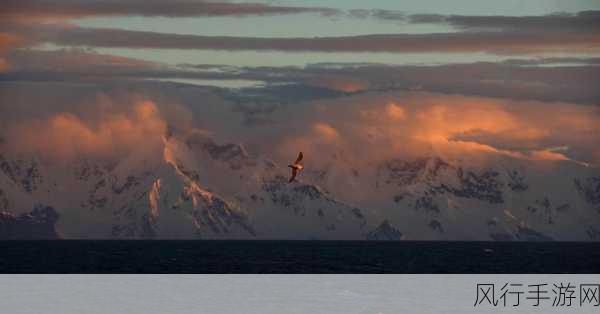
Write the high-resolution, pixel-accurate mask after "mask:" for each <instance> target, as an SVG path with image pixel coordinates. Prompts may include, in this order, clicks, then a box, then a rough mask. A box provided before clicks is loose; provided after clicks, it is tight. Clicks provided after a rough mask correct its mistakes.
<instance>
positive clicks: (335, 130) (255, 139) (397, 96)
mask: <svg viewBox="0 0 600 314" xmlns="http://www.w3.org/2000/svg"><path fill="white" fill-rule="evenodd" d="M118 83H119V84H117V83H116V82H107V83H97V82H94V83H92V82H83V83H79V84H75V83H53V84H48V83H45V84H37V83H33V82H28V83H16V82H5V83H2V84H1V86H0V89H1V90H2V91H1V92H2V95H3V97H5V99H10V100H11V101H10V102H6V101H3V102H2V104H1V105H0V109H1V111H2V113H3V114H2V118H1V119H2V127H0V136H1V139H2V141H1V142H0V143H1V144H0V211H1V212H2V214H1V215H0V235H2V237H3V238H24V237H33V238H66V239H78V238H102V239H106V238H108V239H322V240H325V239H369V240H401V239H402V240H500V241H518V240H526V241H536V240H558V241H568V240H584V241H585V240H587V241H596V240H598V239H600V168H599V167H598V161H599V160H600V159H599V157H600V154H599V152H600V151H599V150H598V149H599V146H598V134H600V133H599V131H600V130H598V128H599V126H600V123H598V122H599V112H598V107H597V106H591V105H577V104H572V103H558V102H555V103H541V102H538V101H527V100H510V99H495V98H485V97H476V96H462V95H448V94H437V93H432V92H422V91H403V92H397V91H360V90H356V91H352V92H342V93H339V92H336V88H337V87H336V86H334V87H330V89H329V91H331V92H328V93H318V92H317V91H316V90H314V89H311V90H312V93H306V92H305V93H300V94H303V95H312V97H310V98H306V99H299V100H294V99H293V98H290V97H291V96H290V95H293V94H289V93H291V92H290V89H289V86H283V85H282V86H277V85H274V86H271V87H270V88H265V89H253V88H249V89H238V90H232V89H225V88H210V87H198V86H193V85H187V84H175V83H163V82H161V83H158V82H144V83H141V82H131V83H130V84H126V85H120V84H122V83H123V82H118ZM296 88H299V87H296ZM307 88H308V87H307ZM23 90H28V91H35V92H28V93H23ZM294 92H297V90H294ZM16 95H19V96H18V97H17V96H16ZM541 112H551V113H552V116H550V115H544V114H540V113H541ZM556 117H558V118H556ZM298 151H303V152H304V154H305V167H306V169H305V171H303V172H302V173H301V174H300V176H299V177H298V180H297V181H296V182H292V183H288V182H287V180H288V178H289V169H288V168H287V164H288V163H289V162H291V161H293V159H294V158H295V156H296V154H297V152H298Z"/></svg>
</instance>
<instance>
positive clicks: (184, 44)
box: [31, 27, 600, 54]
mask: <svg viewBox="0 0 600 314" xmlns="http://www.w3.org/2000/svg"><path fill="white" fill-rule="evenodd" d="M31 35H32V36H35V38H36V39H37V40H38V41H39V42H49V43H54V44H57V45H65V46H88V47H109V48H140V49H141V48H153V49H210V50H230V51H233V50H254V51H259V50H270V51H306V52H396V53H418V52H432V51H435V52H489V53H496V54H527V53H538V52H552V51H555V52H556V51H561V52H566V51H573V50H578V51H580V52H585V51H590V52H594V51H598V49H599V48H600V33H574V34H570V35H569V36H557V35H556V34H554V33H544V32H540V33H522V32H459V33H433V34H381V35H362V36H344V37H314V38H262V37H235V36H199V35H181V34H168V33H156V32H142V31H129V30H121V29H97V28H71V27H66V28H53V29H52V28H49V27H42V28H38V29H36V30H31Z"/></svg>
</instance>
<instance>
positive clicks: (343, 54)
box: [0, 0, 600, 165]
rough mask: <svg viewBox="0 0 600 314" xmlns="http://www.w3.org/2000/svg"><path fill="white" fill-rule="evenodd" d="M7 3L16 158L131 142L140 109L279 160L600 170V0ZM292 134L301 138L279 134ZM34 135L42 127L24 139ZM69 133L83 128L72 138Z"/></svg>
mask: <svg viewBox="0 0 600 314" xmlns="http://www.w3.org/2000/svg"><path fill="white" fill-rule="evenodd" d="M2 6H3V9H2V11H1V12H0V18H1V22H0V25H1V26H0V70H1V72H0V81H1V82H0V97H1V99H2V102H1V105H0V106H1V108H0V109H1V110H2V111H3V114H2V118H3V119H5V120H6V121H5V123H3V124H4V131H3V132H4V134H5V135H4V137H5V138H8V139H4V140H5V141H7V142H15V143H14V145H13V146H10V147H12V149H15V150H17V149H25V151H28V149H34V150H41V151H42V152H45V153H48V154H50V153H51V152H50V151H51V150H53V149H56V150H58V151H73V153H74V154H77V153H79V152H80V150H82V151H86V150H89V149H88V148H86V147H88V146H90V145H89V143H90V141H92V142H93V141H101V142H102V143H104V144H105V145H100V146H95V145H92V146H94V147H96V148H95V149H93V151H98V150H106V151H118V150H120V149H122V148H123V149H124V147H127V146H128V145H127V144H126V143H125V144H124V143H121V142H123V141H125V140H123V138H122V136H120V134H121V133H123V132H126V133H129V134H131V133H132V132H133V134H136V133H135V132H137V131H139V132H141V133H140V134H145V133H144V130H146V129H144V128H145V127H146V126H143V127H142V129H138V127H140V123H138V122H140V121H145V120H144V119H141V120H140V119H138V118H139V117H137V116H136V113H135V112H137V111H136V110H137V109H135V108H139V103H140V102H146V103H150V104H152V106H155V107H156V108H157V110H159V111H160V114H159V116H160V119H163V120H165V121H166V123H162V124H158V125H163V124H164V125H167V124H169V125H170V124H176V125H179V124H180V123H178V122H173V121H170V119H172V117H173V116H178V115H179V116H184V117H185V119H186V121H188V120H189V121H188V122H186V123H189V124H190V125H191V126H193V127H195V128H201V129H208V130H210V131H211V132H213V133H214V134H215V136H216V137H217V138H222V139H223V140H231V141H241V142H245V143H247V144H248V145H249V147H256V149H257V150H258V151H260V149H262V148H260V146H261V145H260V143H259V142H261V140H263V139H265V138H270V139H273V140H275V142H277V143H281V146H280V147H279V148H275V149H273V151H274V152H277V151H282V150H283V148H284V147H288V146H290V145H291V144H290V143H297V142H298V141H300V143H304V142H302V140H301V138H303V137H308V138H310V140H308V142H306V143H304V144H303V145H306V146H312V145H318V143H319V141H320V140H324V141H329V142H332V141H335V142H337V143H338V144H339V145H347V144H348V143H354V144H356V143H361V141H362V140H365V141H371V142H372V143H371V144H373V143H376V144H373V145H375V147H378V148H380V149H381V148H383V147H386V148H390V147H394V145H396V146H404V145H408V146H404V147H411V146H410V145H409V143H413V142H417V143H420V144H427V145H429V146H430V145H434V146H436V145H437V144H439V143H442V142H443V143H444V145H451V146H456V147H462V148H463V149H469V150H482V151H485V152H496V153H498V154H506V155H509V156H513V157H517V158H527V159H553V160H572V161H574V162H577V163H580V164H584V165H594V164H596V163H597V162H598V161H600V150H599V149H598V141H599V136H598V134H600V132H598V131H599V129H598V128H599V127H598V126H599V125H600V123H599V121H600V120H599V109H598V108H599V107H598V105H599V104H600V89H598V88H597V82H598V79H599V74H600V71H599V70H598V65H599V64H600V11H594V10H600V3H598V2H597V1H593V0H589V1H585V0H580V1H542V0H538V1H517V0H514V1H502V2H498V1H469V0H461V1H452V2H449V1H448V2H440V1H428V0H427V1H426V0H418V1H417V0H415V1H392V0H389V1H384V0H381V1H370V2H365V1H358V0H357V1H334V0H329V1H316V0H315V1H312V0H310V1H309V0H305V1H262V2H261V1H256V2H252V3H249V2H243V1H201V0H177V1H159V0H149V1H148V0H130V1H116V0H94V1H76V0H64V1H49V0H26V1H17V0H14V1H13V0H8V1H4V2H3V5H2ZM203 86H213V87H219V88H220V89H217V90H210V92H206V89H203V88H205V87H203ZM194 88H196V89H194ZM223 95H225V96H223ZM99 103H100V105H99ZM105 103H110V105H106V104H105ZM82 104H85V105H86V106H87V107H86V106H82ZM102 104H104V105H102ZM222 104H226V105H222ZM107 106H108V107H110V109H106V108H105V107H107ZM228 106H229V107H228ZM339 106H343V107H342V108H343V110H340V109H339ZM130 107H131V108H134V109H126V108H130ZM225 107H227V108H229V109H223V108H225ZM98 108H100V109H98ZM174 108H180V109H174ZM181 108H183V109H181ZM211 108H212V109H211ZM231 108H233V109H231ZM282 108H283V109H282ZM286 108H287V109H286ZM230 109H231V110H230ZM107 110H108V112H109V113H107ZM121 110H125V111H126V112H127V115H133V116H134V117H133V118H131V117H130V118H131V120H130V121H129V120H128V121H129V122H127V123H131V125H128V124H126V123H125V124H123V121H121V120H119V122H118V123H117V122H113V120H111V119H112V117H115V116H116V117H120V114H122V112H121ZM178 110H179V111H184V112H186V113H184V114H174V113H173V111H178ZM289 110H293V111H294V113H293V114H291V113H289V112H288V111H289ZM220 111H225V112H220ZM131 112H133V113H131ZM542 113H543V114H542ZM211 115H214V116H211ZM136 117H137V118H136ZM209 117H210V118H209ZM292 117H294V118H292ZM106 119H108V121H107V120H106ZM136 121H137V122H136ZM177 121H179V120H177ZM216 121H218V122H216ZM295 123H297V124H298V127H299V128H302V130H303V131H300V130H297V129H294V130H290V129H289V128H288V129H286V127H289V126H292V125H294V124H295ZM306 125H308V127H305V126H306ZM30 126H35V130H36V133H35V134H34V135H31V136H29V137H28V135H27V134H28V132H29V131H31V129H29V131H28V128H29V127H30ZM44 128H46V129H47V130H48V131H47V134H49V135H48V136H52V135H51V134H53V133H52V132H53V130H54V131H56V132H57V135H56V140H57V141H58V142H60V143H63V144H60V143H55V144H56V145H51V146H47V145H45V144H44V143H48V141H46V140H40V139H39V138H38V135H37V134H38V133H37V131H39V130H40V129H41V130H44ZM282 129H283V131H282ZM67 130H71V131H72V132H74V133H76V134H78V135H77V136H73V137H68V136H67V137H65V136H64V134H65V132H66V133H68V132H71V131H67ZM73 130H75V131H73ZM81 130H87V131H86V132H89V134H88V135H85V136H83V135H80V134H84V133H85V132H83V133H82V131H81ZM107 130H108V131H107ZM132 130H137V131H132ZM302 132H304V133H305V134H301V133H302ZM311 132H312V133H311ZM6 134H10V135H11V136H12V137H11V136H7V135H6ZM315 134H318V136H315ZM20 137H23V138H20ZM104 137H107V138H104ZM132 137H133V138H135V136H132ZM15 138H19V139H18V140H15ZM32 138H37V139H36V140H34V139H32ZM65 138H69V139H70V140H65ZM116 138H120V139H119V140H117V139H116ZM59 140H60V141H59ZM72 141H75V143H76V142H77V141H81V142H82V143H80V144H77V145H75V144H73V143H74V142H72ZM377 141H380V142H377ZM388 142H391V143H394V144H393V145H391V146H390V145H388V144H386V143H388ZM83 143H88V144H83ZM119 143H120V144H119ZM315 143H317V144H315ZM341 143H345V144H341ZM399 143H401V145H400V144H399ZM354 144H353V145H354ZM9 145H10V143H9ZM61 145H66V146H67V148H65V149H61V148H60V147H61ZM111 145H116V146H119V147H120V148H117V147H116V146H115V147H113V146H111ZM253 145H254V146H253ZM30 146H32V147H30ZM121 146H122V147H121ZM327 146H328V147H331V146H332V145H331V143H329V144H328V145H327ZM417 146H418V145H417ZM98 147H102V149H98ZM282 147H283V148H282ZM440 147H441V146H440ZM308 149H310V148H308ZM271 153H273V152H271ZM382 154H384V152H382Z"/></svg>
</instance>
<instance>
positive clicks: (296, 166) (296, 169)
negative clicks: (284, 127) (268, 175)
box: [288, 152, 304, 182]
mask: <svg viewBox="0 0 600 314" xmlns="http://www.w3.org/2000/svg"><path fill="white" fill-rule="evenodd" d="M302 157H304V156H303V155H302V152H300V153H299V154H298V158H296V161H294V164H292V165H288V167H290V168H292V177H291V178H290V181H289V182H292V181H294V179H295V178H296V175H297V174H298V172H300V171H302V169H304V166H303V165H302V164H301V163H300V162H301V161H302Z"/></svg>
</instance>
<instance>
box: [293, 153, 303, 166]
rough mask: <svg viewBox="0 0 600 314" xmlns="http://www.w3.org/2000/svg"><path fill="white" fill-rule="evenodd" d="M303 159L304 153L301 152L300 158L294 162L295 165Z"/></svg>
mask: <svg viewBox="0 0 600 314" xmlns="http://www.w3.org/2000/svg"><path fill="white" fill-rule="evenodd" d="M302 157H304V155H302V152H300V154H298V158H296V162H294V163H295V164H297V163H299V162H300V161H301V160H302Z"/></svg>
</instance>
